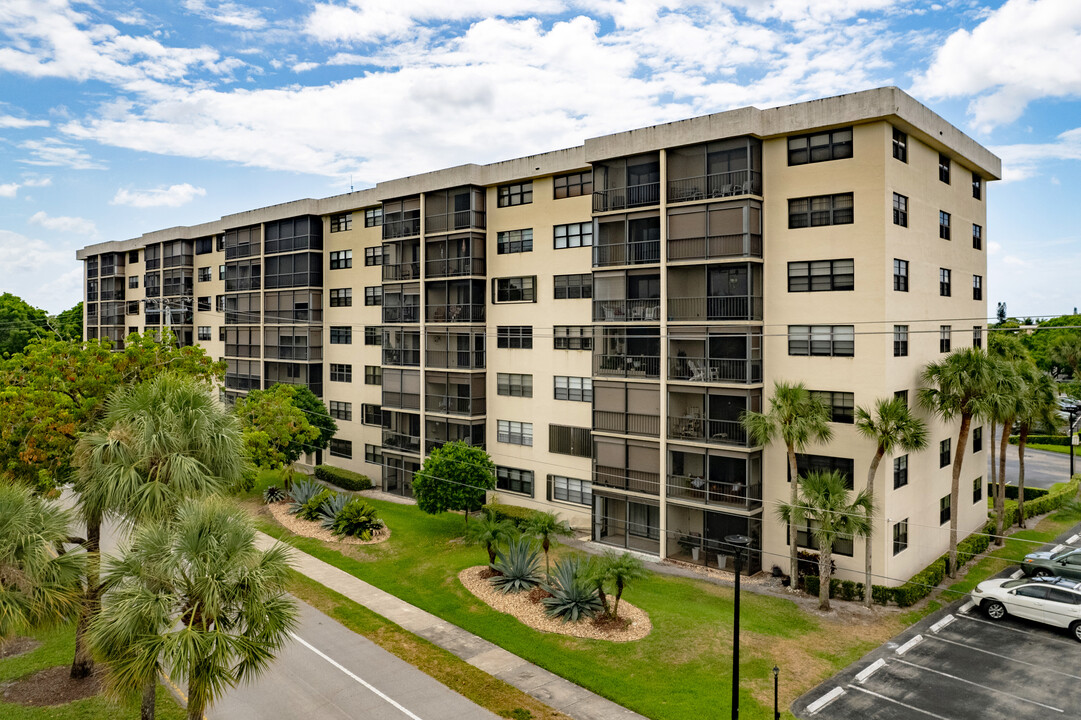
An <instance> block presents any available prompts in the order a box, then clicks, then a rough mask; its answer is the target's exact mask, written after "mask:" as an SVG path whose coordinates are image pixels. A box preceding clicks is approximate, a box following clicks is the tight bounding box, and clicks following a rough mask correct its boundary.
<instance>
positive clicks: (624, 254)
mask: <svg viewBox="0 0 1081 720" xmlns="http://www.w3.org/2000/svg"><path fill="white" fill-rule="evenodd" d="M660 261H661V242H660V240H646V241H644V242H631V243H618V244H613V245H594V246H593V266H594V267H607V266H609V265H652V264H655V263H659V262H660Z"/></svg>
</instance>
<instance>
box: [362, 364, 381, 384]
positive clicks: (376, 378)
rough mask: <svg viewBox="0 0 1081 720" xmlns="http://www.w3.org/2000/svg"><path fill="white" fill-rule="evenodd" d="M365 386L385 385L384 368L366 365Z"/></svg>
mask: <svg viewBox="0 0 1081 720" xmlns="http://www.w3.org/2000/svg"><path fill="white" fill-rule="evenodd" d="M364 384H365V385H382V384H383V368H381V367H380V366H378V365H365V366H364Z"/></svg>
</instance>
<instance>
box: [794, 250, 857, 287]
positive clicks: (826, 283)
mask: <svg viewBox="0 0 1081 720" xmlns="http://www.w3.org/2000/svg"><path fill="white" fill-rule="evenodd" d="M854 286H855V269H854V263H853V261H852V258H849V259H847V260H813V261H810V262H790V263H788V292H826V291H830V290H852V289H854Z"/></svg>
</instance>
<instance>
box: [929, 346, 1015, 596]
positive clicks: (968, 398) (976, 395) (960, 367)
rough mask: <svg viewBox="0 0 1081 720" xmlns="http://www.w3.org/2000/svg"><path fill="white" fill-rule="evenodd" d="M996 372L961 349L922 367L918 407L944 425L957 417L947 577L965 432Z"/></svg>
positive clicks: (977, 353) (981, 409)
mask: <svg viewBox="0 0 1081 720" xmlns="http://www.w3.org/2000/svg"><path fill="white" fill-rule="evenodd" d="M995 371H996V363H995V361H994V360H992V359H991V357H989V356H988V355H987V353H985V352H984V351H983V350H981V349H979V348H964V349H961V350H957V351H956V352H953V353H950V354H949V355H947V356H946V358H945V359H943V360H941V361H939V362H933V363H930V364H928V365H927V367H925V368H924V370H923V373H922V380H923V382H924V383H925V384H926V387H922V388H920V391H919V399H920V404H921V405H922V406H923V407H924V408H925V409H927V410H929V411H930V412H932V413H934V414H935V415H937V416H938V417H940V418H941V419H942V420H944V421H945V422H951V421H952V420H953V419H954V418H960V427H959V428H958V430H957V442H956V443H954V445H955V448H954V454H953V477H952V482H951V485H950V507H951V508H953V512H951V513H950V553H949V563H950V568H949V571H950V577H957V520H958V517H959V516H960V514H961V513H960V512H959V511H960V507H961V468H962V466H963V464H964V461H965V449H966V447H967V445H968V432H969V429H970V428H971V427H972V419H973V418H977V419H979V418H982V417H984V416H985V415H986V414H987V412H988V407H987V397H986V396H987V394H988V392H989V388H990V387H991V384H992V380H993V378H994V375H995Z"/></svg>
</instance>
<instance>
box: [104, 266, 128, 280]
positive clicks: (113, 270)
mask: <svg viewBox="0 0 1081 720" xmlns="http://www.w3.org/2000/svg"><path fill="white" fill-rule="evenodd" d="M123 274H124V263H119V264H117V263H110V264H105V263H102V265H101V277H103V278H106V277H113V276H115V275H123Z"/></svg>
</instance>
